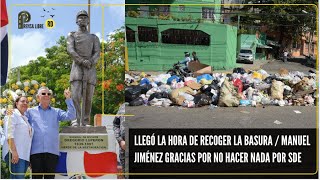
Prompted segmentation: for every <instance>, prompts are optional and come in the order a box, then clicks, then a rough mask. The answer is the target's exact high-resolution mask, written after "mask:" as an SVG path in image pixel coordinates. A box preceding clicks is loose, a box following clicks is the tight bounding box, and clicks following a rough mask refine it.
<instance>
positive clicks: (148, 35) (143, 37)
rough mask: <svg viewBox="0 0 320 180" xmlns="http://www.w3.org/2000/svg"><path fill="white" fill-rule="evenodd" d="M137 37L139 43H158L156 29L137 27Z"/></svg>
mask: <svg viewBox="0 0 320 180" xmlns="http://www.w3.org/2000/svg"><path fill="white" fill-rule="evenodd" d="M138 37H139V41H140V42H158V29H157V28H155V27H145V26H138Z"/></svg>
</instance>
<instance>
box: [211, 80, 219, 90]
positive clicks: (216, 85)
mask: <svg viewBox="0 0 320 180" xmlns="http://www.w3.org/2000/svg"><path fill="white" fill-rule="evenodd" d="M218 83H219V82H216V81H212V83H211V84H210V87H211V88H212V89H214V90H220V87H219V85H218Z"/></svg>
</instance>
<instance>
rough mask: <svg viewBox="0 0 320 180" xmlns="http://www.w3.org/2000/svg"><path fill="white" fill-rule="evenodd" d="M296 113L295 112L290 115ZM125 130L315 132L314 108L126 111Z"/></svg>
mask: <svg viewBox="0 0 320 180" xmlns="http://www.w3.org/2000/svg"><path fill="white" fill-rule="evenodd" d="M294 111H299V112H301V113H299V112H297V113H296V112H294ZM126 114H134V115H135V116H134V117H127V118H126V121H127V123H128V125H129V128H315V127H316V107H305V106H300V107H297V106H286V107H279V106H266V107H265V108H263V107H256V108H255V107H233V108H232V107H217V108H215V109H213V110H211V109H208V106H205V107H201V108H181V107H177V106H172V107H168V108H164V107H152V106H137V107H130V106H129V107H128V108H126Z"/></svg>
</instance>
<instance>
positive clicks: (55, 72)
mask: <svg viewBox="0 0 320 180" xmlns="http://www.w3.org/2000/svg"><path fill="white" fill-rule="evenodd" d="M124 38H125V35H124V29H123V28H121V29H118V30H116V31H114V32H113V33H112V34H111V35H110V37H109V38H108V40H107V41H105V42H101V47H103V48H101V56H100V59H99V61H98V63H97V65H96V68H97V78H98V81H97V84H96V90H95V93H94V97H93V104H92V112H91V118H92V117H93V116H94V115H95V114H103V113H104V114H111V113H116V112H117V109H118V107H119V104H121V103H123V102H124V88H123V84H124V42H125V41H124ZM45 52H46V55H45V57H42V56H40V57H38V58H37V59H35V60H31V61H29V63H28V64H27V65H25V66H20V67H16V68H13V69H11V71H10V74H9V82H8V83H7V84H8V85H6V86H5V87H7V88H11V87H10V85H11V84H15V83H16V82H17V81H18V73H19V72H20V81H21V82H24V81H25V80H36V81H38V82H39V83H41V82H44V83H46V86H47V87H48V88H50V89H51V90H53V92H54V97H55V104H54V105H55V106H56V107H58V108H61V109H66V104H65V102H64V101H65V98H64V95H63V90H64V89H66V88H68V87H70V83H69V77H70V71H71V65H72V59H71V57H70V56H69V54H68V53H67V42H66V37H63V36H62V37H60V39H59V40H58V41H57V43H56V45H54V46H52V47H50V48H46V49H45ZM108 82H110V84H109V86H107V83H108ZM103 85H104V86H103ZM3 90H4V89H2V91H3ZM102 97H104V99H102ZM122 97H123V98H122ZM102 103H104V104H102ZM102 107H104V111H102ZM91 122H93V121H91Z"/></svg>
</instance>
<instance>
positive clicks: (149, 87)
mask: <svg viewBox="0 0 320 180" xmlns="http://www.w3.org/2000/svg"><path fill="white" fill-rule="evenodd" d="M140 87H141V94H146V93H147V92H148V91H149V90H150V89H152V85H151V84H148V85H147V84H145V85H143V86H140Z"/></svg>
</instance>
